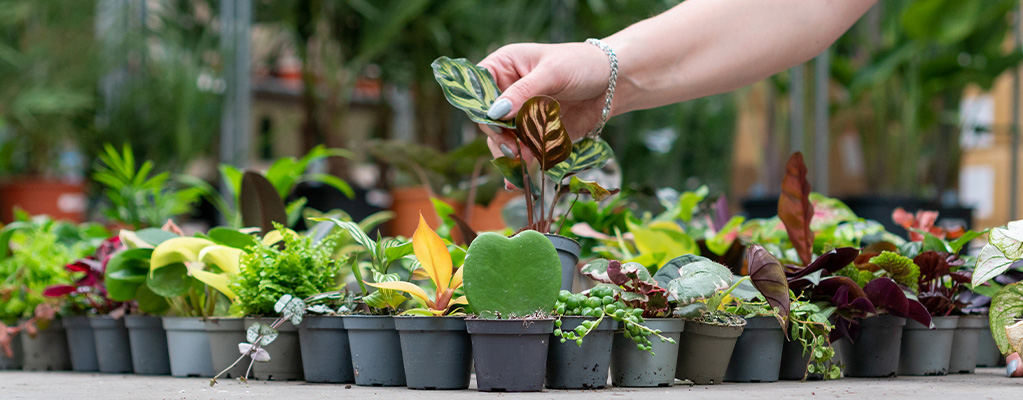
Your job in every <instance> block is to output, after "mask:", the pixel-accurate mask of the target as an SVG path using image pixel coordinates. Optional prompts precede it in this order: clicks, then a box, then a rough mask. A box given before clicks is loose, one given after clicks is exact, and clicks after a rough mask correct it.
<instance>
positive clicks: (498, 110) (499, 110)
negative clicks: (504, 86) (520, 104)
mask: <svg viewBox="0 0 1023 400" xmlns="http://www.w3.org/2000/svg"><path fill="white" fill-rule="evenodd" d="M509 111H511V100H508V99H500V100H498V101H495V102H494V104H491V105H490V109H489V110H487V118H490V119H498V118H501V117H503V116H505V115H508V112H509Z"/></svg>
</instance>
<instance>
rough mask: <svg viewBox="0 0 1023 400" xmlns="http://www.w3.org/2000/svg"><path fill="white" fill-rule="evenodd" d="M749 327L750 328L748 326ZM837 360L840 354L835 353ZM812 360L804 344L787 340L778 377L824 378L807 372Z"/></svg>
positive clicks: (788, 379) (792, 379)
mask: <svg viewBox="0 0 1023 400" xmlns="http://www.w3.org/2000/svg"><path fill="white" fill-rule="evenodd" d="M747 329H749V328H747ZM835 357H836V358H835V359H836V360H837V357H838V355H835ZM809 362H810V353H804V352H803V344H802V343H800V342H799V341H798V340H785V343H784V344H783V345H782V350H781V366H780V368H779V369H778V379H780V380H783V381H801V380H803V378H804V377H805V378H806V380H810V381H815V380H821V379H824V375H821V374H807V373H806V366H807V365H808V364H809Z"/></svg>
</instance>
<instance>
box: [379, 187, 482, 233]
mask: <svg viewBox="0 0 1023 400" xmlns="http://www.w3.org/2000/svg"><path fill="white" fill-rule="evenodd" d="M391 197H392V199H393V203H391V211H394V214H395V216H394V219H392V220H390V221H389V227H388V228H389V232H390V233H389V235H391V236H399V235H400V236H405V237H412V234H413V233H415V231H416V227H418V226H419V213H420V212H422V213H423V217H424V218H426V222H427V223H429V224H430V226H438V225H440V221H439V220H438V219H437V213H435V212H434V211H433V202H431V201H430V195H429V194H428V193H427V192H426V189H425V188H423V187H421V186H412V187H400V188H394V189H391ZM445 202H446V203H448V204H450V205H451V207H453V208H454V209H455V212H456V213H458V214H459V215H462V208H463V206H462V204H458V203H456V202H454V201H451V200H445Z"/></svg>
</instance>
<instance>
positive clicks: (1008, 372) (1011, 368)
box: [1005, 360, 1019, 376]
mask: <svg viewBox="0 0 1023 400" xmlns="http://www.w3.org/2000/svg"><path fill="white" fill-rule="evenodd" d="M1016 368H1019V360H1012V361H1009V363H1008V364H1006V365H1005V376H1012V373H1013V372H1016Z"/></svg>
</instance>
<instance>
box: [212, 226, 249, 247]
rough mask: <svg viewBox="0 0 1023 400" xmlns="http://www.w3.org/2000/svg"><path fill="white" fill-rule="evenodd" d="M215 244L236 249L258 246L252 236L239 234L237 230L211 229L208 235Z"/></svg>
mask: <svg viewBox="0 0 1023 400" xmlns="http://www.w3.org/2000/svg"><path fill="white" fill-rule="evenodd" d="M206 236H208V237H209V238H210V240H212V241H213V242H215V243H217V244H222V245H224V246H228V247H234V248H236V249H242V250H244V249H247V248H248V247H249V246H252V245H255V244H256V242H257V241H256V238H255V237H254V236H252V235H250V234H247V233H242V232H238V231H237V230H235V229H231V228H224V227H216V228H213V229H210V231H209V233H207V234H206Z"/></svg>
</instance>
